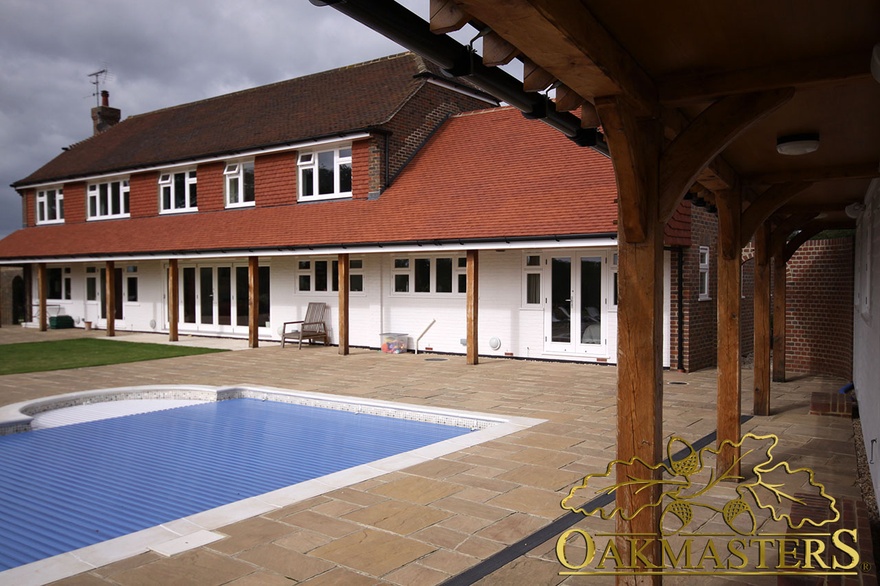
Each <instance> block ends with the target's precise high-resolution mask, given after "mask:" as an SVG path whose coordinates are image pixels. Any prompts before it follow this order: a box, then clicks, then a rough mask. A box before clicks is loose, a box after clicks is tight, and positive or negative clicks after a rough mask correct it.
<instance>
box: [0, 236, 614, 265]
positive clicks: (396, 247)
mask: <svg viewBox="0 0 880 586" xmlns="http://www.w3.org/2000/svg"><path fill="white" fill-rule="evenodd" d="M616 247H617V240H616V239H615V238H608V237H600V238H571V239H561V240H518V241H515V242H504V241H497V242H472V243H467V242H461V243H433V242H424V243H421V244H415V243H409V244H387V245H377V244H373V245H364V246H357V245H352V246H348V245H346V246H342V245H338V246H320V247H308V246H296V247H285V248H268V249H264V248H261V249H254V250H241V249H239V250H230V251H222V250H220V251H206V252H201V253H197V252H192V253H168V254H164V253H156V254H108V255H106V256H78V257H45V258H33V259H27V260H18V261H10V260H0V265H22V264H34V263H41V262H44V263H53V264H65V263H66V264H71V263H102V262H107V261H118V262H134V261H144V260H160V261H164V260H170V259H177V260H195V259H199V260H205V259H223V258H247V257H249V256H258V257H260V258H273V257H285V256H332V255H336V254H355V255H361V254H438V253H443V252H463V251H466V250H548V249H572V248H578V249H583V248H616Z"/></svg>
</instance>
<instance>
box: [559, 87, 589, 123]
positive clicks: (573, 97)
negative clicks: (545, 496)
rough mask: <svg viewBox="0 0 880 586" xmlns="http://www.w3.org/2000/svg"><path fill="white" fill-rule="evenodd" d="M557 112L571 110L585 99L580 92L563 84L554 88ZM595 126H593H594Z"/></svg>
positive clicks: (579, 105)
mask: <svg viewBox="0 0 880 586" xmlns="http://www.w3.org/2000/svg"><path fill="white" fill-rule="evenodd" d="M554 102H555V104H556V111H557V112H571V111H572V110H576V109H578V108H580V107H581V106H582V105H583V103H584V102H586V100H584V99H583V98H582V97H581V96H580V94H578V93H577V92H576V91H574V90H573V89H571V88H570V87H568V86H567V85H565V84H562V85H561V86H559V87H558V88H556V97H555V98H554ZM581 127H583V122H581ZM594 128H595V127H594Z"/></svg>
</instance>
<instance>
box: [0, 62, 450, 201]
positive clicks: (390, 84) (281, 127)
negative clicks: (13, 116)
mask: <svg viewBox="0 0 880 586" xmlns="http://www.w3.org/2000/svg"><path fill="white" fill-rule="evenodd" d="M437 73H438V70H437V67H436V66H434V65H433V64H432V63H430V62H426V61H425V60H424V59H422V58H421V57H419V56H417V55H414V54H413V53H401V54H398V55H392V56H389V57H384V58H380V59H375V60H372V61H367V62H364V63H358V64H355V65H349V66H347V67H341V68H338V69H333V70H329V71H323V72H320V73H315V74H312V75H307V76H304V77H298V78H295V79H290V80H287V81H281V82H277V83H274V84H270V85H265V86H260V87H256V88H252V89H247V90H243V91H239V92H234V93H231V94H226V95H222V96H217V97H213V98H208V99H205V100H200V101H197V102H192V103H188V104H181V105H178V106H172V107H169V108H164V109H161V110H156V111H153V112H147V113H144V114H137V115H134V116H129V117H128V118H125V119H124V120H122V121H121V122H119V123H118V124H116V125H115V126H113V127H111V128H109V129H108V130H106V131H104V132H102V133H100V134H98V135H96V136H92V137H89V138H87V139H85V140H82V141H80V142H78V143H76V144H74V145H71V146H70V147H69V148H67V149H66V150H65V151H64V152H62V153H61V154H60V155H58V156H57V157H55V158H54V159H52V160H51V161H49V162H48V163H46V164H45V165H43V166H42V167H41V168H39V169H38V170H36V171H34V172H33V173H31V174H30V175H28V176H27V177H24V178H23V179H20V180H19V181H16V182H15V183H13V184H12V187H15V188H21V187H24V186H27V185H33V184H37V183H46V182H54V181H63V180H70V179H75V178H77V177H85V176H89V175H97V174H103V173H114V172H131V171H134V170H136V169H138V168H144V167H150V166H156V165H165V164H171V163H180V162H185V161H188V160H193V159H197V158H201V159H204V158H207V157H211V156H224V155H228V154H231V153H235V152H246V151H248V150H255V149H263V148H271V147H276V146H283V145H286V144H290V143H296V142H300V141H305V140H312V139H320V138H324V137H332V136H336V135H339V134H344V133H354V132H359V131H365V130H370V129H375V128H378V127H380V126H381V125H383V124H385V123H387V122H388V121H389V120H390V119H391V118H392V117H393V116H394V114H395V113H396V112H397V111H398V110H399V109H400V108H401V107H402V106H403V105H404V104H405V103H406V101H407V100H408V99H410V98H411V97H412V96H413V95H414V94H415V93H416V92H417V91H418V89H419V88H421V87H422V86H423V85H424V84H426V83H428V81H427V79H426V78H427V77H430V76H431V75H436V74H437Z"/></svg>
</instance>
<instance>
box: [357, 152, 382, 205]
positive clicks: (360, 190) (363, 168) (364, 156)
mask: <svg viewBox="0 0 880 586" xmlns="http://www.w3.org/2000/svg"><path fill="white" fill-rule="evenodd" d="M373 142H374V140H359V141H357V142H355V143H354V144H353V145H351V197H352V199H367V197H369V194H370V190H371V187H372V186H371V184H370V183H371V182H370V179H371V176H373V175H374V174H375V179H376V182H377V183H378V178H379V177H378V171H379V168H378V165H377V166H376V168H375V169H374V168H373V165H372V164H371V163H372V161H371V160H370V157H371V156H372V154H373V147H372V144H373Z"/></svg>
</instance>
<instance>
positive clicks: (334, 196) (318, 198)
mask: <svg viewBox="0 0 880 586" xmlns="http://www.w3.org/2000/svg"><path fill="white" fill-rule="evenodd" d="M341 199H352V196H351V193H342V194H338V193H334V194H331V195H305V196H302V195H301V196H299V197H298V198H297V199H296V202H297V203H309V202H313V201H334V200H341Z"/></svg>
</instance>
